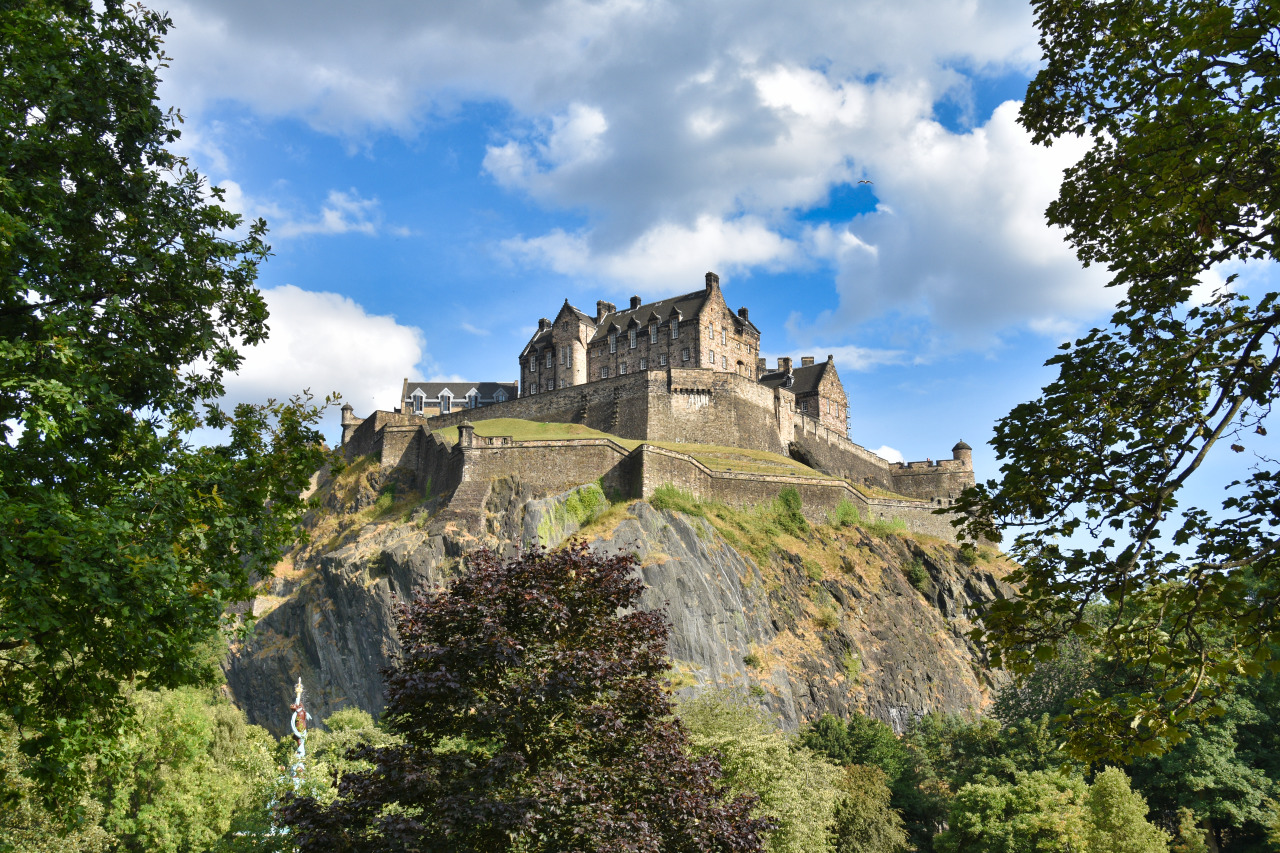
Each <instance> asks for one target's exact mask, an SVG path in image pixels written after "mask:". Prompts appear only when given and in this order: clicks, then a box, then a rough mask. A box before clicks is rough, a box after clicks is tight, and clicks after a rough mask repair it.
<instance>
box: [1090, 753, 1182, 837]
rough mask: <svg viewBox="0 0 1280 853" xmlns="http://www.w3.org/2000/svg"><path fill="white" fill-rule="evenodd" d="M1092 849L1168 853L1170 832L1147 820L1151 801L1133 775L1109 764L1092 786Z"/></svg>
mask: <svg viewBox="0 0 1280 853" xmlns="http://www.w3.org/2000/svg"><path fill="white" fill-rule="evenodd" d="M1088 833H1089V849H1090V850H1093V851H1096V853H1103V851H1105V853H1165V851H1167V850H1168V849H1169V834H1168V833H1167V832H1165V831H1164V830H1162V829H1160V828H1159V827H1157V826H1152V825H1151V824H1150V823H1147V804H1146V802H1145V801H1144V800H1143V799H1142V795H1141V794H1138V793H1135V792H1134V791H1133V790H1132V789H1131V788H1130V787H1129V777H1128V776H1125V775H1124V771H1123V770H1120V769H1118V768H1116V767H1107V768H1106V769H1104V770H1103V771H1102V772H1101V773H1099V774H1098V775H1097V776H1096V777H1094V780H1093V784H1092V785H1090V786H1089V818H1088Z"/></svg>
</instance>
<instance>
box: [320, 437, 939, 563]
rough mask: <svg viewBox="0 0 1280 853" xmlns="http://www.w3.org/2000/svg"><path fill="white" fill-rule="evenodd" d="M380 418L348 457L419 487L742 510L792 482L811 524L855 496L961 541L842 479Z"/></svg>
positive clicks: (916, 503)
mask: <svg viewBox="0 0 1280 853" xmlns="http://www.w3.org/2000/svg"><path fill="white" fill-rule="evenodd" d="M377 414H393V415H394V413H377ZM378 423H379V419H378V417H377V416H376V415H374V416H371V417H369V418H367V419H366V420H365V423H363V424H361V425H360V426H359V427H358V428H357V429H356V431H355V433H354V434H353V435H352V437H351V441H350V442H349V443H348V444H347V445H346V446H344V450H345V451H346V453H347V455H348V458H349V459H351V458H355V456H358V455H363V453H362V452H361V451H365V450H368V451H369V452H373V453H377V454H378V455H379V459H380V463H381V465H382V467H384V468H387V467H396V468H401V469H404V470H409V471H412V472H413V474H414V481H415V484H416V485H417V486H418V487H420V488H425V489H428V490H430V491H431V492H432V493H433V494H451V493H452V492H453V491H454V490H455V489H457V488H458V487H459V486H460V485H462V484H463V483H464V482H469V481H474V482H483V481H486V480H493V479H497V478H499V477H515V478H517V479H519V480H521V481H522V482H524V483H527V484H530V485H534V486H535V487H536V488H537V490H538V491H539V492H541V493H544V494H554V493H557V492H563V491H566V490H568V489H571V488H573V487H574V486H579V485H582V484H584V483H592V482H599V483H600V484H601V485H602V486H603V487H604V489H605V490H606V492H608V493H610V494H611V495H614V496H617V497H622V498H648V497H650V496H652V495H653V493H654V491H656V490H657V489H658V488H659V487H661V486H663V485H666V484H671V485H674V486H676V487H677V488H679V489H682V490H684V491H686V492H689V493H690V494H693V495H694V496H696V497H698V498H700V499H702V500H707V501H716V502H720V503H724V504H728V505H730V506H736V507H745V506H751V505H756V504H761V503H767V502H769V501H772V500H774V499H775V498H777V496H778V494H779V493H780V492H781V491H782V490H783V489H786V488H794V489H796V491H797V492H799V494H800V498H801V506H802V511H803V513H804V515H805V517H806V518H808V519H809V520H810V521H812V522H814V523H821V522H823V521H826V519H827V517H828V516H829V515H830V514H831V513H832V512H833V511H834V510H835V509H836V507H837V506H838V505H839V504H840V502H841V501H848V502H850V503H852V504H853V505H854V506H855V507H856V508H857V509H858V512H859V513H860V514H861V515H862V516H863V517H864V518H867V519H883V520H891V519H900V520H901V521H903V523H904V524H905V525H906V527H907V529H909V530H912V531H914V532H917V533H925V534H929V535H932V536H938V537H940V538H943V539H947V540H954V533H953V531H952V528H951V526H950V523H949V521H948V519H947V517H945V516H937V515H933V514H932V513H933V510H934V509H936V508H937V505H936V504H935V503H934V502H931V501H924V500H893V499H884V498H879V497H874V496H868V495H866V494H864V493H862V492H860V491H858V490H857V489H855V488H854V487H853V486H852V485H850V484H849V483H848V482H846V481H845V480H843V479H836V478H832V477H811V476H798V475H779V474H768V475H766V474H747V473H740V472H733V471H714V470H712V469H710V468H707V467H706V466H705V465H703V464H702V463H701V462H699V461H698V460H697V459H695V458H693V457H692V456H689V455H687V454H684V453H679V452H677V451H674V450H669V449H666V448H662V447H657V446H656V445H652V444H641V445H640V446H639V447H637V448H636V449H635V450H631V451H628V450H627V449H626V448H625V447H623V446H622V445H620V444H618V443H617V442H615V441H612V440H609V439H594V438H592V439H564V440H554V441H515V440H513V439H512V438H510V437H509V436H493V437H485V436H477V435H476V434H475V431H474V430H473V429H469V428H467V427H465V426H464V427H463V428H462V429H461V430H460V431H459V440H458V443H457V444H455V445H450V444H448V443H446V442H444V441H443V440H441V439H440V438H438V437H437V436H436V435H434V434H433V433H431V432H429V431H428V430H427V428H426V425H425V424H423V423H421V419H419V422H418V423H405V422H404V419H402V418H398V417H394V416H393V417H390V418H384V419H382V420H381V423H382V427H381V428H380V429H377V430H375V429H374V427H375V426H377V424H378ZM366 425H367V426H366Z"/></svg>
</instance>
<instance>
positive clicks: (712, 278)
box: [707, 272, 720, 293]
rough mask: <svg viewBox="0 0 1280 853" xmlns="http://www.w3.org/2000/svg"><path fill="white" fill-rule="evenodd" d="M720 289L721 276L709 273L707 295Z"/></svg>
mask: <svg viewBox="0 0 1280 853" xmlns="http://www.w3.org/2000/svg"><path fill="white" fill-rule="evenodd" d="M719 289H720V276H718V275H716V274H715V273H713V272H709V273H707V293H710V292H711V291H713V290H719Z"/></svg>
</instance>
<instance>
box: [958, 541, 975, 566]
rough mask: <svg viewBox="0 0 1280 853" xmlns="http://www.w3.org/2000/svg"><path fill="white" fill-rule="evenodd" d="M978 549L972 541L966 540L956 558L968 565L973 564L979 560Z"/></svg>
mask: <svg viewBox="0 0 1280 853" xmlns="http://www.w3.org/2000/svg"><path fill="white" fill-rule="evenodd" d="M979 556H980V555H979V554H978V549H977V548H976V547H974V544H973V543H972V542H965V543H964V544H963V545H961V546H960V553H958V554H957V555H956V559H957V560H959V561H960V562H961V563H963V564H964V565H966V566H972V565H973V564H974V563H976V562H978V557H979Z"/></svg>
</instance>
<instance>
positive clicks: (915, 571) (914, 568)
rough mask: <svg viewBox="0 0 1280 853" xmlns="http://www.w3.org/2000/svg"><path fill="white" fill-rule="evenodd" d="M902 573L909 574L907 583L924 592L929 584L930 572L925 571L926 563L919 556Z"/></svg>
mask: <svg viewBox="0 0 1280 853" xmlns="http://www.w3.org/2000/svg"><path fill="white" fill-rule="evenodd" d="M902 573H903V574H904V575H906V576H907V583H909V584H911V585H912V586H914V587H915V588H916V589H918V590H920V591H922V592H923V591H924V588H925V587H926V586H928V584H929V573H928V572H927V571H925V568H924V563H923V562H921V561H920V558H919V557H917V558H916V559H915V560H913V561H912V562H911V565H909V566H907V567H906V568H905V569H903V570H902Z"/></svg>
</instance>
